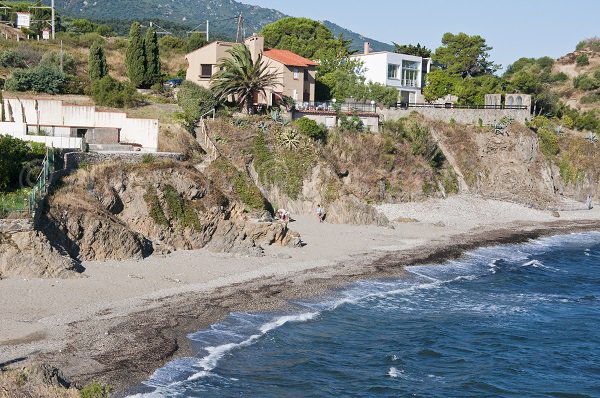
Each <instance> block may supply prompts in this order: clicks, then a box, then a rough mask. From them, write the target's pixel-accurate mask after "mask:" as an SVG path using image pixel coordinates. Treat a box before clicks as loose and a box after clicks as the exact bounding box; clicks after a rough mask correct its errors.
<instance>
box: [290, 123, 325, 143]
mask: <svg viewBox="0 0 600 398" xmlns="http://www.w3.org/2000/svg"><path fill="white" fill-rule="evenodd" d="M294 125H295V126H296V128H297V129H298V131H299V132H300V134H303V135H305V136H307V137H309V138H312V139H313V140H315V141H320V142H325V141H327V127H325V126H324V125H322V124H319V123H317V122H315V121H314V120H312V119H309V118H307V117H301V118H300V119H297V120H295V121H294Z"/></svg>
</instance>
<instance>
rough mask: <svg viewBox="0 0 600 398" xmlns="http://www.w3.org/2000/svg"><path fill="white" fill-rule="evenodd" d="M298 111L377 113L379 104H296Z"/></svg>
mask: <svg viewBox="0 0 600 398" xmlns="http://www.w3.org/2000/svg"><path fill="white" fill-rule="evenodd" d="M295 107H296V110H298V111H311V112H335V111H336V108H337V109H338V110H339V111H340V112H368V113H375V112H377V104H375V103H371V102H342V103H336V102H334V101H328V102H296V105H295Z"/></svg>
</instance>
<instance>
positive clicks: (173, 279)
mask: <svg viewBox="0 0 600 398" xmlns="http://www.w3.org/2000/svg"><path fill="white" fill-rule="evenodd" d="M163 278H165V279H166V280H168V281H169V282H173V283H181V282H182V281H181V279H177V278H171V277H170V276H163Z"/></svg>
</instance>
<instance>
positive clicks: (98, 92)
mask: <svg viewBox="0 0 600 398" xmlns="http://www.w3.org/2000/svg"><path fill="white" fill-rule="evenodd" d="M91 95H92V98H93V99H94V102H95V103H96V105H100V106H109V107H112V108H133V107H135V106H137V105H139V103H140V102H141V97H140V95H139V94H138V92H137V90H136V89H135V87H133V86H132V85H131V84H129V83H121V82H119V81H117V80H115V79H113V78H112V77H110V76H108V75H107V76H104V77H103V78H102V79H100V80H96V81H95V82H93V83H92V88H91Z"/></svg>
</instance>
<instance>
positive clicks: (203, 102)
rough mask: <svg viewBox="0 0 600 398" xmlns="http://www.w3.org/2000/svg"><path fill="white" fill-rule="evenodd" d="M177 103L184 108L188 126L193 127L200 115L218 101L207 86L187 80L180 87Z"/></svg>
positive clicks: (209, 109) (185, 121)
mask: <svg viewBox="0 0 600 398" xmlns="http://www.w3.org/2000/svg"><path fill="white" fill-rule="evenodd" d="M177 104H179V106H180V107H181V108H182V109H183V119H184V123H185V124H186V125H187V127H192V126H193V125H194V124H195V123H196V122H197V121H198V120H200V117H201V116H202V115H204V114H205V113H207V112H209V111H211V110H212V109H214V108H215V107H216V106H217V104H218V102H217V100H216V99H215V96H214V94H213V93H212V91H210V90H209V89H207V88H204V87H200V86H198V85H197V84H195V83H192V82H190V81H185V82H183V84H182V85H181V86H180V87H179V92H178V93H177Z"/></svg>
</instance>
